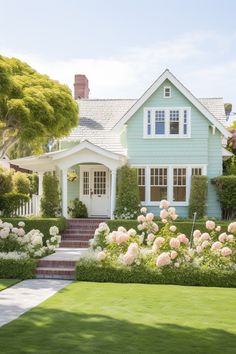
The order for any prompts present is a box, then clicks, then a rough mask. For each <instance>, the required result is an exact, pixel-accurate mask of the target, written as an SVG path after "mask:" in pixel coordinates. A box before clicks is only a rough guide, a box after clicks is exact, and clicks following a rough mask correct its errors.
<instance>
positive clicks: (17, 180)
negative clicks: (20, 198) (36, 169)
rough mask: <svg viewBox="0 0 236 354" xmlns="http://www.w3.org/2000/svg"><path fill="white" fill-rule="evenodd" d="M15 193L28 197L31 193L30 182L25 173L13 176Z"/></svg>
mask: <svg viewBox="0 0 236 354" xmlns="http://www.w3.org/2000/svg"><path fill="white" fill-rule="evenodd" d="M13 184H14V191H15V192H17V193H22V194H26V195H28V194H29V193H30V180H29V178H28V175H27V174H26V173H23V172H19V171H18V172H16V173H14V175H13Z"/></svg>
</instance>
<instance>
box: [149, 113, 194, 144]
mask: <svg viewBox="0 0 236 354" xmlns="http://www.w3.org/2000/svg"><path fill="white" fill-rule="evenodd" d="M156 111H165V134H155V112H156ZM170 111H179V134H170ZM184 111H187V134H184ZM148 112H150V115H151V134H148ZM143 114H144V119H143V138H144V139H163V138H165V139H166V138H170V139H180V138H181V139H187V138H191V107H145V108H144V110H143Z"/></svg>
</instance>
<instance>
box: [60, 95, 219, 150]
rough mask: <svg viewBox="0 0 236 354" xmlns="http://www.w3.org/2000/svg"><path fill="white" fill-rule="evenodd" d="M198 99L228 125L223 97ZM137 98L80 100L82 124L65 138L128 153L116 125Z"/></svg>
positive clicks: (80, 119)
mask: <svg viewBox="0 0 236 354" xmlns="http://www.w3.org/2000/svg"><path fill="white" fill-rule="evenodd" d="M199 101H200V102H201V103H202V104H203V105H204V106H205V107H206V108H207V109H208V110H209V111H210V112H211V113H212V114H213V115H214V116H215V117H216V118H217V119H218V120H219V121H220V122H221V123H222V124H223V125H225V126H226V117H225V111H224V102H223V98H200V99H199ZM135 102H136V99H82V100H78V105H79V117H80V118H79V125H78V127H76V128H74V129H73V130H72V131H71V133H70V135H69V136H68V137H66V138H65V139H64V140H69V141H73V140H80V141H83V140H88V141H90V142H91V143H93V144H95V145H98V146H100V147H102V148H104V149H106V150H109V151H112V152H116V153H120V154H125V149H124V148H123V147H122V145H121V143H120V138H119V135H118V134H117V133H114V132H112V131H111V130H112V128H113V127H114V125H115V124H116V123H117V122H118V121H119V120H120V119H121V118H122V117H123V115H124V114H125V113H126V112H127V111H128V110H129V109H130V108H131V107H132V105H133V104H134V103H135Z"/></svg>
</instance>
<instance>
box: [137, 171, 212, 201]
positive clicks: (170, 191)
mask: <svg viewBox="0 0 236 354" xmlns="http://www.w3.org/2000/svg"><path fill="white" fill-rule="evenodd" d="M132 167H135V168H143V169H145V181H146V188H145V201H144V202H141V204H142V205H145V206H159V205H160V202H156V201H155V202H152V201H151V183H150V175H151V168H167V199H168V201H169V202H170V204H171V206H188V205H189V196H190V188H191V176H192V168H201V169H202V176H206V175H207V165H206V164H168V165H166V164H162V165H158V164H149V165H139V164H135V165H132ZM174 168H186V201H183V202H174V201H173V187H174V185H173V169H174Z"/></svg>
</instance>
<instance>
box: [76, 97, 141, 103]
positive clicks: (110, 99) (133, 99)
mask: <svg viewBox="0 0 236 354" xmlns="http://www.w3.org/2000/svg"><path fill="white" fill-rule="evenodd" d="M77 101H78V102H80V101H137V98H82V99H81V98H80V99H78V100H77Z"/></svg>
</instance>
